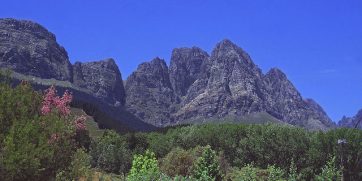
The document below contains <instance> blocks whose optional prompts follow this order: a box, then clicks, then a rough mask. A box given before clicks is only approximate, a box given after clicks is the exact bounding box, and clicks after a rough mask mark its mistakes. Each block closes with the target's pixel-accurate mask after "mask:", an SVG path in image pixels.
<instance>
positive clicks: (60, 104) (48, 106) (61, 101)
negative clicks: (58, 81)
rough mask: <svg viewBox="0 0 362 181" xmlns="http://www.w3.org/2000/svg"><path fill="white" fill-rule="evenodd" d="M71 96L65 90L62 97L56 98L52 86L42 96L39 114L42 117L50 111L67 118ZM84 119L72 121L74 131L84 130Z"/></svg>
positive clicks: (81, 117) (83, 117)
mask: <svg viewBox="0 0 362 181" xmlns="http://www.w3.org/2000/svg"><path fill="white" fill-rule="evenodd" d="M72 99H73V96H72V94H70V93H69V91H68V90H66V91H65V92H64V94H63V96H62V97H59V96H57V90H56V89H55V87H54V86H51V87H50V88H49V89H47V90H46V91H45V94H44V96H43V102H42V106H41V109H40V110H41V113H42V114H43V115H48V114H50V113H51V112H52V111H56V112H58V114H59V115H60V116H62V117H68V116H69V115H70V113H71V112H70V103H71V102H72ZM85 121H86V117H85V116H83V115H82V116H80V117H76V118H75V119H74V121H73V125H74V127H75V128H76V130H85V129H86V125H85Z"/></svg>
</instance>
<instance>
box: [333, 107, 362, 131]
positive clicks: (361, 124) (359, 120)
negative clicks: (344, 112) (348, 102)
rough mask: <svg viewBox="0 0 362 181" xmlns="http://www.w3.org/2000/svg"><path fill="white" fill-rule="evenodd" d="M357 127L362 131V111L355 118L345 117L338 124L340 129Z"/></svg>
mask: <svg viewBox="0 0 362 181" xmlns="http://www.w3.org/2000/svg"><path fill="white" fill-rule="evenodd" d="M357 124H358V125H357ZM356 125H357V128H358V129H362V109H361V110H359V111H358V113H357V114H356V115H355V116H353V117H346V116H343V118H342V119H341V120H340V121H339V122H338V126H339V127H345V128H355V127H356Z"/></svg>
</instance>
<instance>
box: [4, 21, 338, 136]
mask: <svg viewBox="0 0 362 181" xmlns="http://www.w3.org/2000/svg"><path fill="white" fill-rule="evenodd" d="M0 40H1V41H0V68H1V69H11V70H13V71H14V74H13V78H14V80H17V81H20V80H22V79H25V80H27V81H30V82H31V83H32V84H33V85H34V87H35V88H36V89H39V90H44V89H45V88H47V87H48V86H50V85H56V86H57V87H58V90H59V92H62V91H64V90H65V89H70V90H71V91H72V92H73V94H74V95H75V96H74V98H75V100H74V102H73V105H74V106H77V107H80V108H83V109H84V110H85V111H86V112H87V113H88V114H90V115H92V116H93V117H94V118H95V119H96V121H99V122H98V123H99V124H100V126H101V127H107V128H116V129H118V130H122V129H123V128H127V129H128V128H130V129H132V130H152V129H154V128H155V126H157V127H164V126H168V125H175V124H183V123H190V122H192V121H193V120H202V122H208V121H211V120H223V119H224V120H225V119H229V118H232V119H233V120H235V121H238V120H239V121H241V120H243V119H244V118H248V120H251V119H250V118H256V119H260V118H262V117H264V118H267V119H268V120H273V121H272V122H279V121H282V122H284V123H287V124H292V125H297V126H301V127H306V128H308V129H319V130H325V129H328V128H331V127H334V124H333V122H332V121H331V120H330V119H329V117H328V116H327V114H326V113H325V112H324V111H323V109H322V108H321V107H320V106H319V105H318V104H317V103H316V102H314V101H313V100H310V99H304V98H303V97H302V96H301V95H300V93H299V92H298V90H297V89H296V88H295V87H294V86H293V84H292V83H291V82H290V81H289V80H288V78H287V76H286V75H285V74H284V73H283V72H282V71H281V70H279V69H272V70H270V71H269V72H268V73H267V74H266V75H264V74H263V73H262V71H261V70H260V69H259V68H258V66H257V65H256V64H255V63H254V62H253V61H252V59H251V58H250V56H249V55H248V54H247V53H246V52H245V51H244V50H243V49H242V48H240V47H238V46H237V45H235V44H234V43H232V42H231V41H230V40H223V41H221V42H219V43H218V44H217V45H216V46H215V48H214V49H213V51H212V52H211V55H209V54H208V53H207V52H205V51H203V50H202V49H200V48H197V47H192V48H176V49H174V50H173V52H172V56H171V62H170V67H168V66H167V64H166V62H165V61H164V60H162V59H160V58H155V59H153V60H152V61H150V62H145V63H142V64H140V65H139V66H138V68H137V70H136V71H135V72H133V73H132V74H131V75H130V76H129V77H128V78H127V81H125V82H123V80H122V75H121V72H120V71H119V69H118V67H117V65H116V63H115V61H114V60H113V59H106V60H101V61H95V62H87V63H81V62H76V63H75V64H74V65H72V64H71V63H70V62H69V58H68V55H67V52H66V51H65V49H64V48H63V47H61V46H60V45H59V44H58V43H57V42H56V38H55V36H54V35H53V34H52V33H50V32H49V31H47V30H46V29H45V28H44V27H42V26H41V25H39V24H37V23H33V22H31V21H20V20H15V19H0ZM271 117H273V119H271ZM275 120H277V121H275ZM256 122H260V120H256ZM261 122H263V121H261Z"/></svg>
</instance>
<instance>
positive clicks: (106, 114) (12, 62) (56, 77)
mask: <svg viewBox="0 0 362 181" xmlns="http://www.w3.org/2000/svg"><path fill="white" fill-rule="evenodd" d="M0 68H1V69H10V70H12V71H13V72H12V77H13V80H14V82H19V81H20V80H27V81H29V82H30V83H31V84H32V85H33V87H34V88H35V89H37V90H44V89H47V88H48V87H49V86H51V85H55V86H56V87H57V90H58V93H59V94H62V93H63V92H64V91H65V90H70V91H71V92H72V93H73V95H74V96H73V97H74V100H73V102H72V104H73V106H75V107H79V108H82V109H83V110H84V111H85V112H87V114H89V115H91V116H93V117H94V119H95V121H97V122H98V125H99V126H100V127H104V128H113V129H116V130H118V131H120V132H124V131H148V130H153V129H155V127H154V126H152V125H149V124H146V123H144V122H143V121H141V120H139V119H138V118H137V117H135V116H134V115H133V114H131V113H129V112H128V111H127V110H126V108H125V107H124V104H125V100H126V95H125V90H124V86H123V80H122V76H121V73H120V71H119V69H118V66H117V65H116V63H115V61H114V60H113V59H106V60H101V61H95V62H87V63H80V62H76V63H75V64H74V65H72V64H71V63H70V61H69V58H68V54H67V52H66V51H65V49H64V48H63V47H61V46H60V45H59V44H58V43H57V42H56V38H55V35H54V34H52V33H50V32H49V31H48V30H46V29H45V28H44V27H42V26H41V25H39V24H37V23H34V22H31V21H24V20H15V19H10V18H6V19H0Z"/></svg>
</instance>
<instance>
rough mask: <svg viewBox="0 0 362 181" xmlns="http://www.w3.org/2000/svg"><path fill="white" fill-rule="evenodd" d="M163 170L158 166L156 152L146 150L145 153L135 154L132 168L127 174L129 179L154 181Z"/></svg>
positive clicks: (133, 180) (131, 180) (130, 180)
mask: <svg viewBox="0 0 362 181" xmlns="http://www.w3.org/2000/svg"><path fill="white" fill-rule="evenodd" d="M160 177H161V172H160V170H159V167H158V163H157V159H156V157H155V154H154V153H153V152H151V151H149V150H146V152H145V154H144V155H135V156H134V158H133V161H132V168H131V171H130V172H129V174H128V176H127V180H129V181H139V180H144V181H153V180H159V179H160Z"/></svg>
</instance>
